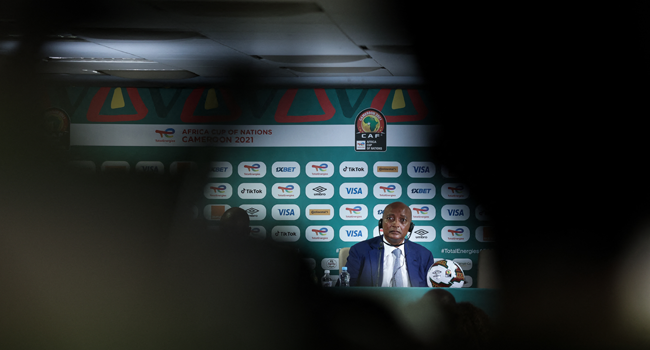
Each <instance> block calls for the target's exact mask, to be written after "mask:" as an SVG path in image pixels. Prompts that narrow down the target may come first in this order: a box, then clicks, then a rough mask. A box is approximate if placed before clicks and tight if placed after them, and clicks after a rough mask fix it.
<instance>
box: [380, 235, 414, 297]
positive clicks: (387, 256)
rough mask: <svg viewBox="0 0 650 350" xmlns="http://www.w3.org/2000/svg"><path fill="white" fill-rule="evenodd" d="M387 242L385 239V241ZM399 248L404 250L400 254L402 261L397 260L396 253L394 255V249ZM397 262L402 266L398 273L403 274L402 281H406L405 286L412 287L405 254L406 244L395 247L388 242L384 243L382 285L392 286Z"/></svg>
mask: <svg viewBox="0 0 650 350" xmlns="http://www.w3.org/2000/svg"><path fill="white" fill-rule="evenodd" d="M384 242H385V241H384ZM395 249H399V250H401V251H402V255H401V256H400V258H399V260H400V261H397V262H396V261H395V260H396V259H395V255H393V250H395ZM395 263H397V264H398V265H397V266H401V268H400V270H399V272H398V273H401V274H402V281H404V284H405V286H404V287H410V286H411V281H410V280H409V273H408V269H407V268H406V254H404V245H403V244H402V245H401V246H399V247H393V246H391V245H388V244H384V270H383V271H384V275H383V278H382V281H381V286H382V287H390V286H391V283H390V282H391V280H392V279H393V266H394V265H395Z"/></svg>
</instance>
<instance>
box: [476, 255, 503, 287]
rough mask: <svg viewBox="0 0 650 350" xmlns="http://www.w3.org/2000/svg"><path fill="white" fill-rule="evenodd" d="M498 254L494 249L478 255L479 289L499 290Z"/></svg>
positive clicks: (477, 276) (477, 275) (477, 285)
mask: <svg viewBox="0 0 650 350" xmlns="http://www.w3.org/2000/svg"><path fill="white" fill-rule="evenodd" d="M496 254H497V252H496V251H495V250H494V249H483V250H481V251H480V252H479V253H478V271H477V273H476V279H477V280H478V281H477V284H476V287H477V288H499V270H498V269H497V256H496Z"/></svg>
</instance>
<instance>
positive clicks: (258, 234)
mask: <svg viewBox="0 0 650 350" xmlns="http://www.w3.org/2000/svg"><path fill="white" fill-rule="evenodd" d="M250 236H251V237H253V238H256V239H265V238H266V228H265V227H264V226H251V233H250Z"/></svg>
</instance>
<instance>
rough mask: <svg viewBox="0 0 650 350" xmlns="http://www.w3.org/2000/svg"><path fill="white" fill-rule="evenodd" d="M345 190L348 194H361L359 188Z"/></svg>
mask: <svg viewBox="0 0 650 350" xmlns="http://www.w3.org/2000/svg"><path fill="white" fill-rule="evenodd" d="M345 190H346V191H347V192H348V194H363V189H362V188H360V187H350V188H348V187H346V188H345Z"/></svg>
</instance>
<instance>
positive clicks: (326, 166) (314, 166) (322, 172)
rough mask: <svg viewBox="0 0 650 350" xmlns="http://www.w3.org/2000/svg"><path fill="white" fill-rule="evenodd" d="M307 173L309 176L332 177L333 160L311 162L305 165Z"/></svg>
mask: <svg viewBox="0 0 650 350" xmlns="http://www.w3.org/2000/svg"><path fill="white" fill-rule="evenodd" d="M305 174H307V176H309V177H332V175H334V164H332V163H331V162H309V163H307V165H305Z"/></svg>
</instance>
